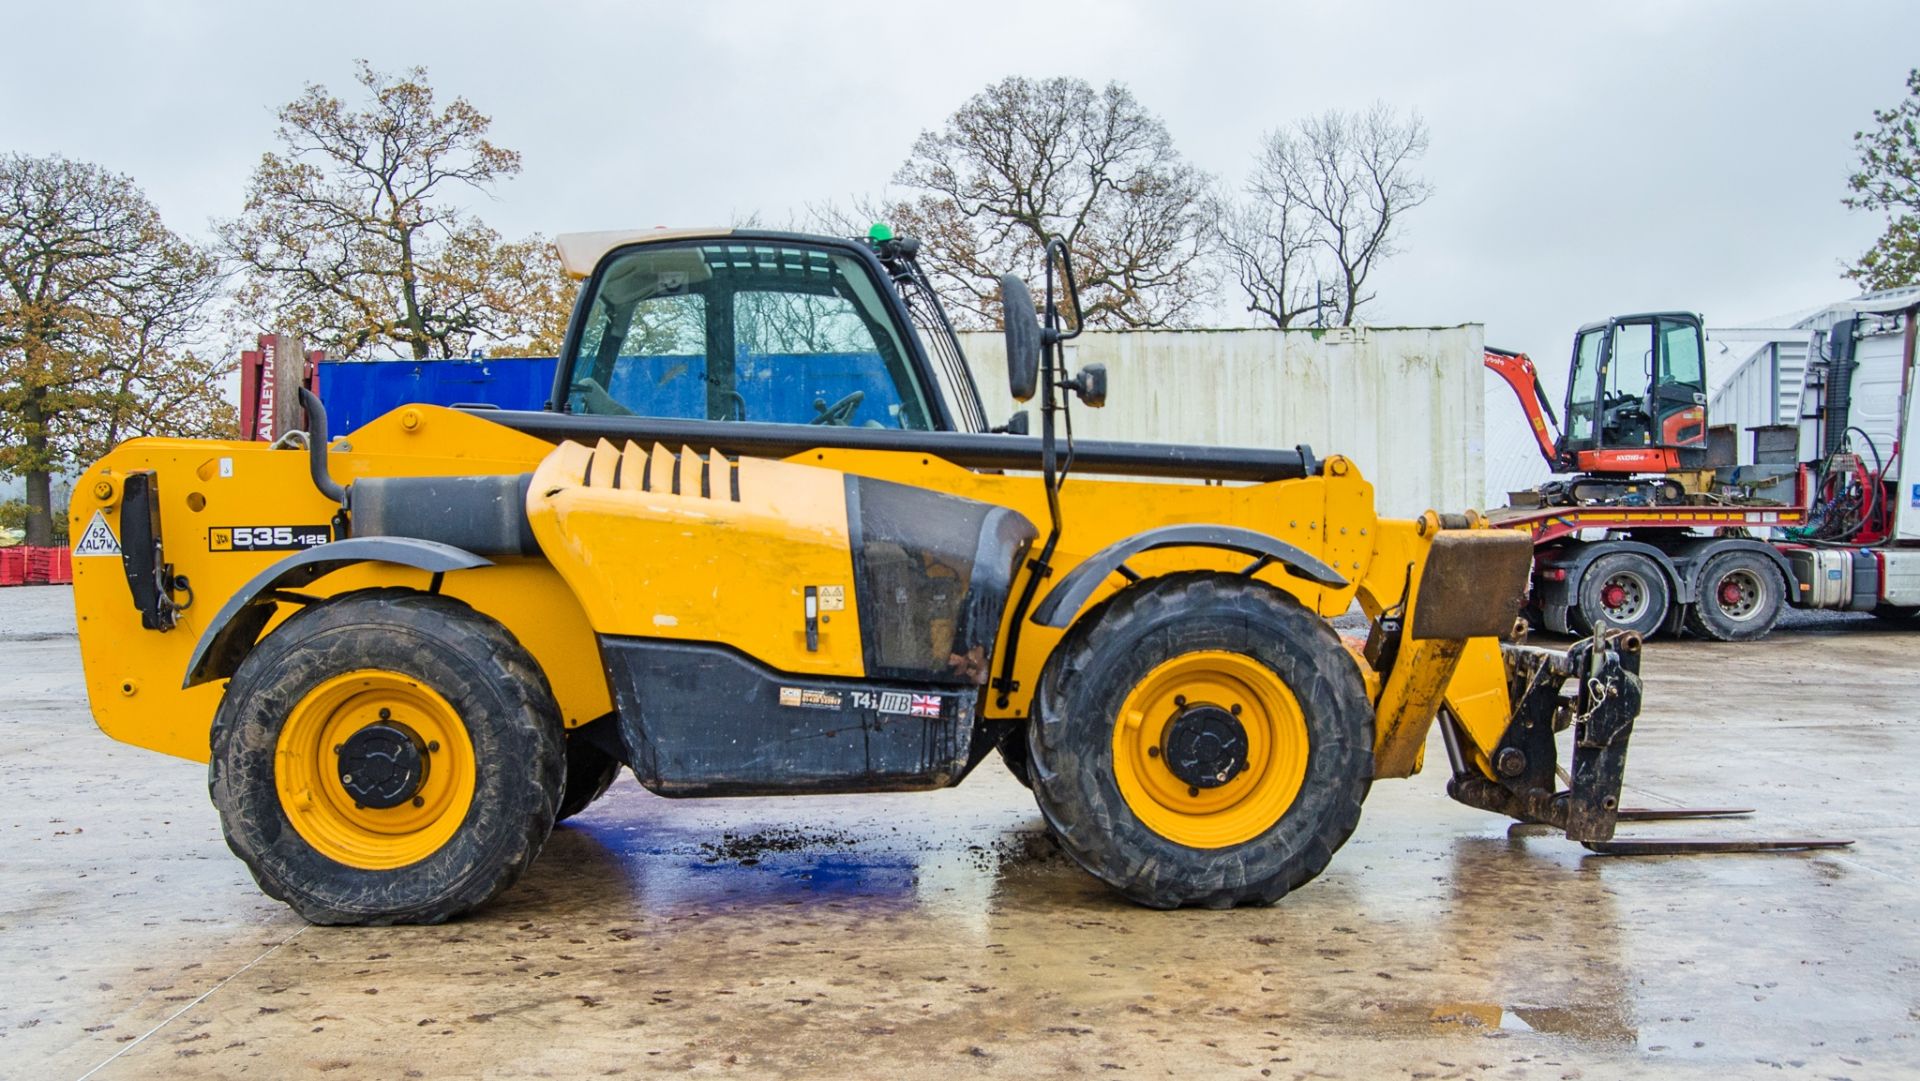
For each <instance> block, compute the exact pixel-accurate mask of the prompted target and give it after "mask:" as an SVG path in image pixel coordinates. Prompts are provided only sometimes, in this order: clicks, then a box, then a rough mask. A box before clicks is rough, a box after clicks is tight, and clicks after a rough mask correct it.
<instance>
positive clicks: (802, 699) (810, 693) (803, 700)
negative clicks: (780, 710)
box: [780, 687, 846, 709]
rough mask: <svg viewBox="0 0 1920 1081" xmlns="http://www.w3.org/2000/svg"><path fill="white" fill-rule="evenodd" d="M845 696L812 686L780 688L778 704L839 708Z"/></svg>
mask: <svg viewBox="0 0 1920 1081" xmlns="http://www.w3.org/2000/svg"><path fill="white" fill-rule="evenodd" d="M845 700H846V696H844V695H842V694H840V693H839V692H838V691H823V690H819V689H817V688H814V687H782V688H780V704H781V705H783V706H789V707H792V708H794V709H839V708H840V704H841V703H842V702H844V701H845Z"/></svg>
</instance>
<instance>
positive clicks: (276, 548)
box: [207, 525, 333, 552]
mask: <svg viewBox="0 0 1920 1081" xmlns="http://www.w3.org/2000/svg"><path fill="white" fill-rule="evenodd" d="M332 539H333V528H332V527H331V526H324V525H217V526H214V527H213V528H212V529H209V530H207V550H208V551H212V552H292V551H298V550H300V549H302V548H313V547H317V546H319V545H322V544H325V543H327V542H328V541H330V540H332Z"/></svg>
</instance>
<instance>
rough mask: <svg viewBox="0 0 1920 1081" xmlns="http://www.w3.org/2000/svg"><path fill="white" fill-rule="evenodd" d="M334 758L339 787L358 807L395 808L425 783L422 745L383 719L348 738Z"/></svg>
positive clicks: (405, 730) (398, 725) (408, 731)
mask: <svg viewBox="0 0 1920 1081" xmlns="http://www.w3.org/2000/svg"><path fill="white" fill-rule="evenodd" d="M382 712H383V713H384V712H385V711H384V710H383V711H382ZM336 758H337V763H336V765H337V766H338V768H339V771H340V787H341V788H344V789H346V790H347V795H349V796H352V797H353V801H354V802H355V803H356V804H359V805H360V806H362V807H372V808H374V809H376V810H385V809H387V808H389V807H398V806H400V805H401V804H403V803H405V802H407V801H408V800H410V799H412V798H414V796H415V795H417V794H418V793H419V791H420V786H421V785H423V784H425V783H426V780H427V762H428V759H427V747H426V744H425V743H423V742H422V741H421V739H420V737H419V736H418V735H416V734H415V733H414V731H413V729H411V728H408V727H407V726H406V725H404V724H401V723H400V722H399V721H395V720H391V719H387V718H382V719H381V720H380V721H378V722H376V723H374V724H370V725H367V726H366V727H364V728H362V729H360V730H359V731H357V732H355V733H354V734H353V735H351V736H348V737H347V740H346V742H345V743H342V744H341V745H340V746H339V748H337V751H336Z"/></svg>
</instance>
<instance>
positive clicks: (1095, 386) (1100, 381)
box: [1067, 364, 1107, 409]
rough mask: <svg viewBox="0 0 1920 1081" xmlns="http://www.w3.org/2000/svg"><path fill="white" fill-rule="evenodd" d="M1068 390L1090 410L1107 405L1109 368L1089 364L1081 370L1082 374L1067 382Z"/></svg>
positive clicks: (1102, 365)
mask: <svg viewBox="0 0 1920 1081" xmlns="http://www.w3.org/2000/svg"><path fill="white" fill-rule="evenodd" d="M1067 389H1068V390H1071V391H1073V393H1074V394H1075V395H1076V396H1078V397H1079V399H1080V404H1082V405H1084V406H1086V407H1087V408H1088V409H1098V408H1100V407H1101V406H1103V405H1105V404H1107V366H1106V365H1105V364H1089V365H1087V366H1086V367H1084V368H1082V369H1080V374H1079V375H1076V376H1074V377H1073V378H1072V379H1069V380H1067Z"/></svg>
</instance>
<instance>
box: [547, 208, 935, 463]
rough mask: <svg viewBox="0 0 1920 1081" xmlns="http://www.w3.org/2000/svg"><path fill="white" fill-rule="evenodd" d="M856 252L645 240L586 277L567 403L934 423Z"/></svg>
mask: <svg viewBox="0 0 1920 1081" xmlns="http://www.w3.org/2000/svg"><path fill="white" fill-rule="evenodd" d="M881 288H882V287H881V286H880V285H879V284H878V283H876V282H875V280H874V278H873V276H872V275H871V274H870V273H869V272H868V269H867V267H866V265H865V264H864V263H863V262H861V261H860V260H859V259H857V258H855V257H854V256H852V255H849V254H847V253H845V252H840V251H834V250H832V249H828V248H814V247H809V246H807V245H804V244H798V243H793V244H788V243H777V244H776V243H721V242H715V243H708V244H690V245H665V244H659V245H645V246H642V247H637V248H634V249H631V250H629V251H627V252H625V253H623V254H620V255H618V256H616V257H615V258H614V259H613V260H612V261H611V262H609V263H608V264H607V265H606V267H605V268H604V269H603V270H602V271H601V272H600V274H599V275H598V276H597V277H596V278H595V280H594V283H593V286H592V289H593V294H592V295H591V296H590V297H589V299H588V301H587V314H586V323H585V325H584V326H583V328H582V333H581V335H580V340H579V342H578V344H577V345H576V346H575V347H574V351H573V354H572V355H571V356H570V357H569V358H568V360H567V363H568V369H567V371H568V393H567V410H568V411H569V412H572V413H590V414H600V415H613V416H644V417H671V418H677V419H684V420H716V421H754V422H759V423H771V424H827V425H836V426H850V427H867V428H906V429H915V430H923V431H924V430H930V429H931V428H932V427H933V422H932V414H931V411H930V409H929V404H928V397H927V394H926V393H925V390H924V388H923V387H922V386H921V385H920V382H919V378H918V375H917V373H916V372H915V370H914V367H913V365H912V364H911V362H910V354H909V353H908V350H907V348H906V345H905V340H904V338H903V336H902V332H901V328H900V326H899V325H898V324H897V322H896V321H895V319H894V317H893V313H892V311H891V310H890V309H889V307H888V305H887V303H886V299H885V297H884V295H883V294H882V293H881Z"/></svg>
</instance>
